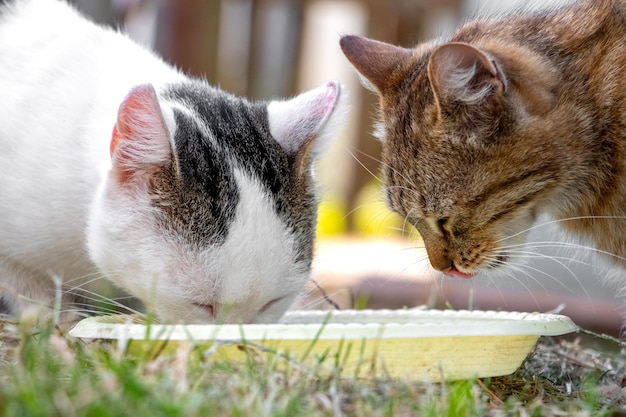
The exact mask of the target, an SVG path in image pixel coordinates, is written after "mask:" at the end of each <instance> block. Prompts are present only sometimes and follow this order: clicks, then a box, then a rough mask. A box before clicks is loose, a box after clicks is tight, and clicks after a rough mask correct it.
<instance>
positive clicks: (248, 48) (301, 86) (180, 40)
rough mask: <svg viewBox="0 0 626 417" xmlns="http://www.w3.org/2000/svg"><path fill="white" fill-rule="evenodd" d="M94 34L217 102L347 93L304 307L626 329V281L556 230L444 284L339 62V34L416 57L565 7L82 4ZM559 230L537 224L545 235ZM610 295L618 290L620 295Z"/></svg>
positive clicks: (326, 166)
mask: <svg viewBox="0 0 626 417" xmlns="http://www.w3.org/2000/svg"><path fill="white" fill-rule="evenodd" d="M75 3H76V5H77V7H78V8H80V9H81V10H83V11H84V12H85V13H86V14H88V15H90V16H92V18H93V19H94V20H96V21H98V22H101V23H105V24H110V25H113V26H116V27H121V28H123V30H125V31H127V32H128V33H129V34H130V36H131V37H133V38H134V39H135V40H136V41H137V42H139V43H142V44H144V45H147V46H149V47H150V48H152V49H154V50H155V51H156V52H157V53H158V54H160V55H161V56H163V57H164V58H165V59H166V60H167V61H169V62H171V63H173V64H175V65H176V66H177V67H179V68H181V69H182V70H184V71H186V72H188V73H190V74H193V75H196V76H199V77H204V78H206V79H207V80H208V81H209V82H210V83H212V84H214V85H218V86H220V87H221V88H222V89H225V90H228V91H230V92H233V93H236V94H239V95H243V96H246V97H249V98H251V99H255V100H256V99H258V100H266V99H272V98H278V97H285V96H292V95H294V94H297V93H300V92H303V91H305V90H308V89H312V88H315V87H318V86H320V85H323V84H324V83H325V82H326V81H327V80H330V79H336V80H339V81H341V82H342V83H343V84H344V85H345V87H346V89H347V90H348V92H349V93H348V94H349V99H350V102H351V109H352V110H351V112H350V116H349V118H348V121H347V123H346V124H345V126H344V127H343V129H342V131H341V132H340V134H339V136H338V140H337V142H336V144H335V146H334V147H333V148H332V150H331V152H330V153H329V154H328V155H327V157H325V158H324V159H323V160H322V161H320V163H319V164H318V167H317V169H318V178H319V182H320V188H321V192H322V196H323V201H322V203H321V206H320V220H319V225H318V243H317V248H316V251H317V253H316V260H315V263H314V268H313V278H314V280H313V282H312V284H311V288H310V294H309V296H308V297H307V298H305V299H303V300H302V303H301V305H302V307H305V308H333V304H336V305H338V306H339V307H341V308H354V307H357V308H359V307H371V308H402V307H414V306H423V305H425V306H428V307H437V308H448V307H450V308H455V309H464V308H475V309H496V310H498V309H502V310H519V311H541V312H546V311H561V312H563V313H564V314H568V315H569V316H570V317H572V318H573V319H574V321H576V322H577V323H578V324H579V325H581V326H583V327H587V328H591V329H594V330H597V331H603V332H606V333H609V334H613V335H615V334H617V333H618V332H619V330H620V327H621V322H622V321H621V317H620V315H621V311H622V310H621V306H622V305H623V304H622V302H621V301H620V299H619V298H618V296H617V295H616V293H617V292H618V291H617V290H618V288H619V287H618V286H617V284H616V281H619V280H620V279H621V281H622V285H621V286H622V287H624V282H626V279H625V278H623V277H622V275H623V273H622V271H621V270H616V269H613V268H611V266H610V265H608V263H606V262H605V261H604V260H603V259H600V258H596V257H594V256H593V253H592V251H591V250H574V249H572V247H571V244H566V245H565V246H569V248H567V249H563V246H564V245H563V244H560V243H559V242H565V241H567V242H569V241H568V240H565V239H566V238H565V237H561V236H560V232H559V231H558V230H557V229H556V228H555V227H554V226H553V225H546V226H541V227H537V230H536V231H537V233H536V235H535V236H534V239H535V241H537V242H544V243H542V244H537V245H536V247H533V253H538V255H537V254H535V255H533V257H532V259H529V260H527V263H526V264H525V266H523V267H520V268H519V270H518V271H515V272H512V271H508V272H506V273H500V275H498V274H496V273H493V274H487V275H484V276H482V275H479V276H478V277H476V278H474V279H472V280H460V279H457V278H444V277H442V276H441V274H440V273H436V272H434V271H433V270H432V269H431V268H430V266H429V265H428V261H427V258H426V254H425V252H424V250H423V245H422V244H421V241H420V239H419V236H418V235H417V234H416V233H415V232H414V231H413V230H411V228H410V227H409V226H406V225H404V224H403V222H402V219H399V218H398V217H397V216H395V215H394V214H393V213H391V212H389V211H388V210H387V209H386V208H385V205H384V203H383V202H382V200H381V195H380V182H379V155H380V144H379V143H378V142H377V141H376V140H375V139H374V138H373V137H372V135H371V132H372V123H373V118H374V116H375V114H376V97H375V96H374V95H373V94H372V93H370V92H368V91H366V90H365V89H364V88H362V87H361V86H360V85H359V80H358V77H357V76H356V73H355V72H354V70H353V69H352V67H351V66H350V65H349V64H348V62H347V60H346V59H345V58H344V56H343V54H342V53H341V51H340V49H339V46H338V41H339V37H340V36H341V35H343V34H359V35H364V36H368V37H371V38H375V39H379V40H383V41H386V42H390V43H394V44H398V45H402V46H407V47H410V46H412V45H415V44H417V43H419V42H421V41H424V40H428V39H431V38H433V37H445V36H446V35H448V34H450V33H452V32H453V31H454V29H455V27H456V26H458V25H459V24H460V23H462V22H463V21H464V20H465V19H467V18H469V17H471V16H475V15H478V16H488V15H493V14H498V13H506V12H508V11H510V10H513V9H516V8H520V7H523V8H540V7H554V6H555V5H556V4H563V3H566V1H558V2H556V1H547V0H545V1H537V2H534V3H531V2H528V1H513V0H507V1H501V0H493V1H487V0H390V1H380V0H161V1H159V0H148V1H144V0H98V1H93V0H77V1H75ZM549 221H550V219H542V222H549ZM610 282H613V284H612V285H611V283H610Z"/></svg>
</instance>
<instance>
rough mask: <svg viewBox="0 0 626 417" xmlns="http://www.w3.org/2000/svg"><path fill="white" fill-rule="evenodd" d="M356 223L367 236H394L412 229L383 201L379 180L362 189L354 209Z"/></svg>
mask: <svg viewBox="0 0 626 417" xmlns="http://www.w3.org/2000/svg"><path fill="white" fill-rule="evenodd" d="M354 224H355V227H356V229H357V231H358V232H359V233H361V234H364V235H366V236H393V235H398V234H401V233H403V229H406V231H407V232H408V231H410V229H411V226H410V225H408V224H406V223H405V222H404V220H403V219H402V217H400V216H399V215H398V214H396V213H394V212H393V211H391V210H390V209H389V208H388V207H387V204H386V203H385V202H384V201H383V197H382V191H381V188H380V184H379V183H378V182H373V183H370V184H368V185H366V186H365V187H363V189H362V190H361V192H360V193H359V195H358V197H357V201H356V207H355V209H354Z"/></svg>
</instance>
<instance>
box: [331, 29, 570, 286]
mask: <svg viewBox="0 0 626 417" xmlns="http://www.w3.org/2000/svg"><path fill="white" fill-rule="evenodd" d="M341 47H342V49H343V51H344V53H345V55H346V56H347V58H348V59H349V61H350V62H351V63H352V64H353V65H354V67H355V68H356V69H357V70H358V71H359V73H360V74H361V76H362V77H363V78H364V79H365V84H366V86H368V87H369V88H370V89H372V90H374V91H375V92H376V93H377V94H378V96H379V110H380V122H379V124H380V126H379V136H380V138H381V140H382V142H383V156H382V160H383V166H382V171H383V176H384V185H385V194H386V198H387V201H388V204H389V205H390V206H391V208H392V209H393V210H395V211H397V212H398V213H400V214H401V215H402V216H404V217H405V219H406V220H407V222H409V223H411V224H413V225H414V226H415V227H416V228H417V229H418V230H419V232H420V234H421V236H422V238H423V240H424V244H425V246H426V250H427V252H428V256H429V260H430V263H431V265H432V266H433V267H434V268H435V269H437V270H440V271H444V272H447V273H449V274H452V275H457V276H461V277H470V276H473V275H474V274H475V273H477V272H478V271H480V270H481V269H489V268H495V267H498V266H500V265H502V264H504V263H506V261H507V260H508V259H510V258H511V257H512V256H515V255H516V254H519V253H520V252H519V251H520V250H521V248H520V247H519V246H518V245H519V244H520V243H522V242H523V241H524V239H525V234H526V231H527V230H528V229H529V228H530V227H531V225H532V223H533V222H534V221H535V219H536V216H537V214H538V212H540V211H543V210H546V206H548V205H551V206H552V208H553V209H554V210H559V207H558V205H559V204H560V202H561V201H564V199H560V197H559V194H558V193H559V192H560V191H561V190H560V189H559V187H560V185H559V184H562V183H564V177H565V176H567V172H568V171H571V162H572V159H570V160H569V161H568V158H570V157H571V158H575V156H574V155H576V149H572V150H571V152H569V153H568V149H566V148H567V146H570V145H569V144H565V145H564V144H563V143H559V141H555V140H553V135H554V134H555V132H564V131H566V130H567V129H568V127H567V126H566V124H567V120H566V118H565V119H564V120H556V121H555V120H551V119H549V118H547V117H546V115H547V114H548V113H549V111H550V109H551V108H552V107H553V106H554V101H555V99H554V95H553V87H554V85H555V84H556V75H555V72H554V71H553V70H552V69H551V68H550V66H549V65H547V64H546V63H545V62H543V61H542V60H541V59H540V58H538V57H537V56H536V55H535V54H532V53H531V52H529V51H528V50H526V49H524V48H522V47H519V46H511V45H510V44H508V45H507V44H503V45H500V44H498V43H492V44H488V43H486V42H484V45H481V47H478V46H475V45H472V44H468V43H463V42H450V43H446V44H439V45H436V44H424V45H421V46H418V47H417V48H415V49H405V48H401V47H397V46H394V45H389V44H386V43H383V42H378V41H374V40H369V39H366V38H361V37H357V36H345V37H343V38H342V39H341ZM548 202H550V203H549V204H548ZM563 204H565V203H563Z"/></svg>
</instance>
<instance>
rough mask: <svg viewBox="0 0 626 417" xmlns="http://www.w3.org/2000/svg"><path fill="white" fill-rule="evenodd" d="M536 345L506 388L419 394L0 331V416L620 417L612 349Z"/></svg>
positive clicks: (292, 364)
mask: <svg viewBox="0 0 626 417" xmlns="http://www.w3.org/2000/svg"><path fill="white" fill-rule="evenodd" d="M547 342H549V341H547ZM547 342H544V343H542V345H541V346H540V349H538V350H537V351H536V353H535V354H534V355H533V356H532V357H531V358H530V359H529V360H528V361H527V362H526V363H525V365H524V366H522V368H521V369H520V370H519V371H518V372H517V373H516V374H514V375H512V376H507V377H499V378H491V379H484V380H469V381H456V382H450V383H445V384H428V383H423V382H419V381H409V380H390V379H367V378H363V379H354V378H349V377H345V376H341V375H340V373H339V371H338V369H339V368H340V367H341V362H342V358H340V357H325V358H317V359H318V360H317V361H310V360H309V361H306V363H305V362H298V361H286V360H285V359H284V358H283V357H281V356H279V355H258V354H254V355H253V354H250V355H247V356H246V360H244V361H241V362H236V363H232V362H228V361H226V360H218V359H215V358H214V357H213V356H211V355H210V354H209V353H207V352H206V351H203V350H202V349H201V348H199V347H197V346H194V345H191V344H182V345H180V346H179V348H178V349H177V350H174V351H163V352H160V353H158V354H157V353H155V352H145V353H144V354H141V353H139V354H135V355H133V356H131V355H128V354H126V353H125V351H124V350H123V349H118V347H117V345H116V344H113V343H104V342H91V343H87V342H84V341H80V340H75V339H73V338H71V337H68V336H67V335H65V334H64V333H63V332H62V331H60V330H59V329H56V328H54V327H53V326H35V325H21V326H17V325H13V324H10V323H3V322H0V415H1V416H16V417H17V416H19V417H24V416H46V417H50V416H64V417H68V416H133V417H142V416H151V417H152V416H233V417H236V416H241V417H244V416H245V417H248V416H255V417H262V416H285V417H287V416H342V415H345V416H364V417H368V416H432V417H440V416H448V417H457V416H486V415H493V416H500V415H502V416H505V415H511V416H619V415H626V388H623V385H626V381H620V377H621V378H623V377H624V376H626V363H625V362H626V360H625V358H624V356H623V355H622V354H621V353H620V352H619V351H618V350H619V349H618V348H614V349H613V350H614V351H615V350H617V351H615V352H613V353H606V354H604V353H599V352H598V351H596V350H592V349H587V348H584V347H582V346H580V345H577V344H572V343H570V342H563V343H558V344H550V343H547ZM594 355H595V356H594ZM620 384H622V386H620ZM611 389H613V390H614V391H611ZM620 390H622V391H623V393H622V394H620V392H621V391H620ZM620 395H621V396H620ZM620 413H621V414H620Z"/></svg>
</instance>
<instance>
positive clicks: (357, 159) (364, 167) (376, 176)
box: [346, 148, 382, 182]
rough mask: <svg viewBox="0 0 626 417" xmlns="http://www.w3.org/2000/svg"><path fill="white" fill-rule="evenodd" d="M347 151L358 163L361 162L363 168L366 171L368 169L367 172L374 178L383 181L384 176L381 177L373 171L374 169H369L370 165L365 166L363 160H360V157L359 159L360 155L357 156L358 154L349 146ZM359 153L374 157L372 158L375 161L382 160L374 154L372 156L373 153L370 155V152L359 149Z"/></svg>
mask: <svg viewBox="0 0 626 417" xmlns="http://www.w3.org/2000/svg"><path fill="white" fill-rule="evenodd" d="M346 151H347V152H348V154H349V155H350V156H351V157H352V158H354V160H355V161H356V162H357V164H359V165H360V166H361V168H363V169H364V170H365V171H367V173H368V174H370V175H371V176H372V178H374V179H376V180H377V181H380V182H382V178H380V177H379V176H378V175H376V174H374V172H372V170H371V169H369V168H368V167H366V166H365V164H364V163H363V162H361V160H360V159H359V158H358V157H357V156H356V155H355V154H354V153H353V152H352V151H351V150H350V149H349V148H346ZM359 153H360V154H361V155H364V156H367V157H369V158H370V159H372V160H374V161H376V162H380V161H379V160H378V158H374V157H373V156H371V155H369V154H366V153H365V152H362V151H359Z"/></svg>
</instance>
